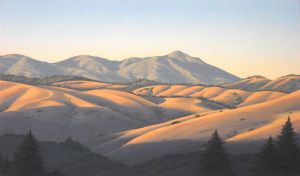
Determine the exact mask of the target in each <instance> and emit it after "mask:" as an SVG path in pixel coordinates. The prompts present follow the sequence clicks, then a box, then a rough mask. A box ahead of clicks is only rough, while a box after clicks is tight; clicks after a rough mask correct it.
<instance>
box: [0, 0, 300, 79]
mask: <svg viewBox="0 0 300 176" xmlns="http://www.w3.org/2000/svg"><path fill="white" fill-rule="evenodd" d="M174 50H181V51H183V52H185V53H187V54H189V55H191V56H195V57H199V58H201V59H202V60H204V61H205V62H207V63H209V64H212V65H215V66H217V67H220V68H222V69H224V70H226V71H228V72H230V73H232V74H235V75H237V76H239V77H247V76H251V75H263V76H267V77H269V78H276V77H278V76H282V75H287V74H291V73H294V74H300V3H299V1H297V0H286V1H281V0H265V1H259V0H252V1H241V0H230V1H226V2H224V1H217V0H206V1H205V0H202V1H197V0H187V1H180V0H164V1H159V0H151V1H150V0H141V1H133V0H122V1H121V0H111V1H104V0H98V1H93V2H92V1H89V2H88V1H84V0H52V1H39V0H27V1H22V0H0V55H6V54H11V53H18V54H24V55H27V56H29V57H32V58H34V59H38V60H44V61H47V62H56V61H60V60H63V59H66V58H69V57H72V56H75V55H80V54H88V55H95V56H99V57H104V58H108V59H114V60H122V59H125V58H128V57H147V56H155V55H165V54H168V53H170V52H172V51H174Z"/></svg>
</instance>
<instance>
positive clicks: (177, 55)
mask: <svg viewBox="0 0 300 176" xmlns="http://www.w3.org/2000/svg"><path fill="white" fill-rule="evenodd" d="M167 56H168V57H173V58H181V57H190V56H189V55H188V54H186V53H184V52H182V51H179V50H176V51H173V52H172V53H170V54H168V55H167Z"/></svg>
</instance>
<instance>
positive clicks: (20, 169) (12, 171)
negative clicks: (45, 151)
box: [0, 131, 64, 176]
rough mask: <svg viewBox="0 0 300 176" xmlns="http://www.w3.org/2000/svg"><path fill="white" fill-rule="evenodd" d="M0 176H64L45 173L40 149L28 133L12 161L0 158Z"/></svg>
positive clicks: (53, 172) (57, 172)
mask: <svg viewBox="0 0 300 176" xmlns="http://www.w3.org/2000/svg"><path fill="white" fill-rule="evenodd" d="M0 175H1V176H64V175H63V174H62V173H60V172H59V171H47V170H46V168H45V166H44V160H43V158H42V155H41V151H40V147H39V145H38V142H37V140H36V138H35V137H34V135H33V134H32V133H31V131H29V133H28V134H27V135H26V137H25V139H24V140H23V142H22V143H21V144H20V145H19V146H18V148H17V151H16V152H15V153H14V156H13V158H12V159H10V158H8V157H5V158H3V157H2V156H0Z"/></svg>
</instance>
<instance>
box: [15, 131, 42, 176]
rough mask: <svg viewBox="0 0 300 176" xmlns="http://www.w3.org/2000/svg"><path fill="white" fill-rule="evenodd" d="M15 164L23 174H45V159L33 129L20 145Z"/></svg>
mask: <svg viewBox="0 0 300 176" xmlns="http://www.w3.org/2000/svg"><path fill="white" fill-rule="evenodd" d="M13 164H14V167H15V168H16V170H17V172H18V173H19V174H20V175H21V176H41V175H43V174H44V164H43V159H42V156H41V154H40V150H39V146H38V143H37V140H36V139H35V137H34V136H33V134H32V133H31V131H29V133H28V134H27V135H26V137H25V139H24V140H23V142H22V143H21V144H20V146H19V147H18V149H17V151H16V153H15V155H14V158H13Z"/></svg>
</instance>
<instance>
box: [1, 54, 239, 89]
mask: <svg viewBox="0 0 300 176" xmlns="http://www.w3.org/2000/svg"><path fill="white" fill-rule="evenodd" d="M0 73H3V74H12V75H21V76H27V77H37V78H40V77H46V76H53V75H72V76H82V77H86V78H90V79H94V80H99V81H105V82H128V81H133V80H137V79H148V80H153V81H158V82H164V83H196V84H199V83H201V84H208V85H212V84H214V85H215V84H224V83H231V82H234V81H237V80H239V78H238V77H237V76H235V75H233V74H230V73H228V72H226V71H224V70H222V69H220V68H217V67H215V66H212V65H209V64H207V63H205V62H204V61H203V60H201V59H199V58H197V57H192V56H189V55H188V54H185V53H183V52H181V51H174V52H172V53H170V54H167V55H164V56H153V57H146V58H137V57H133V58H128V59H124V60H122V61H111V60H109V59H105V58H101V57H96V56H89V55H79V56H74V57H71V58H69V59H66V60H63V61H60V62H57V63H48V62H42V61H38V60H35V59H32V58H30V57H27V56H24V55H20V54H10V55H4V56H0Z"/></svg>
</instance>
